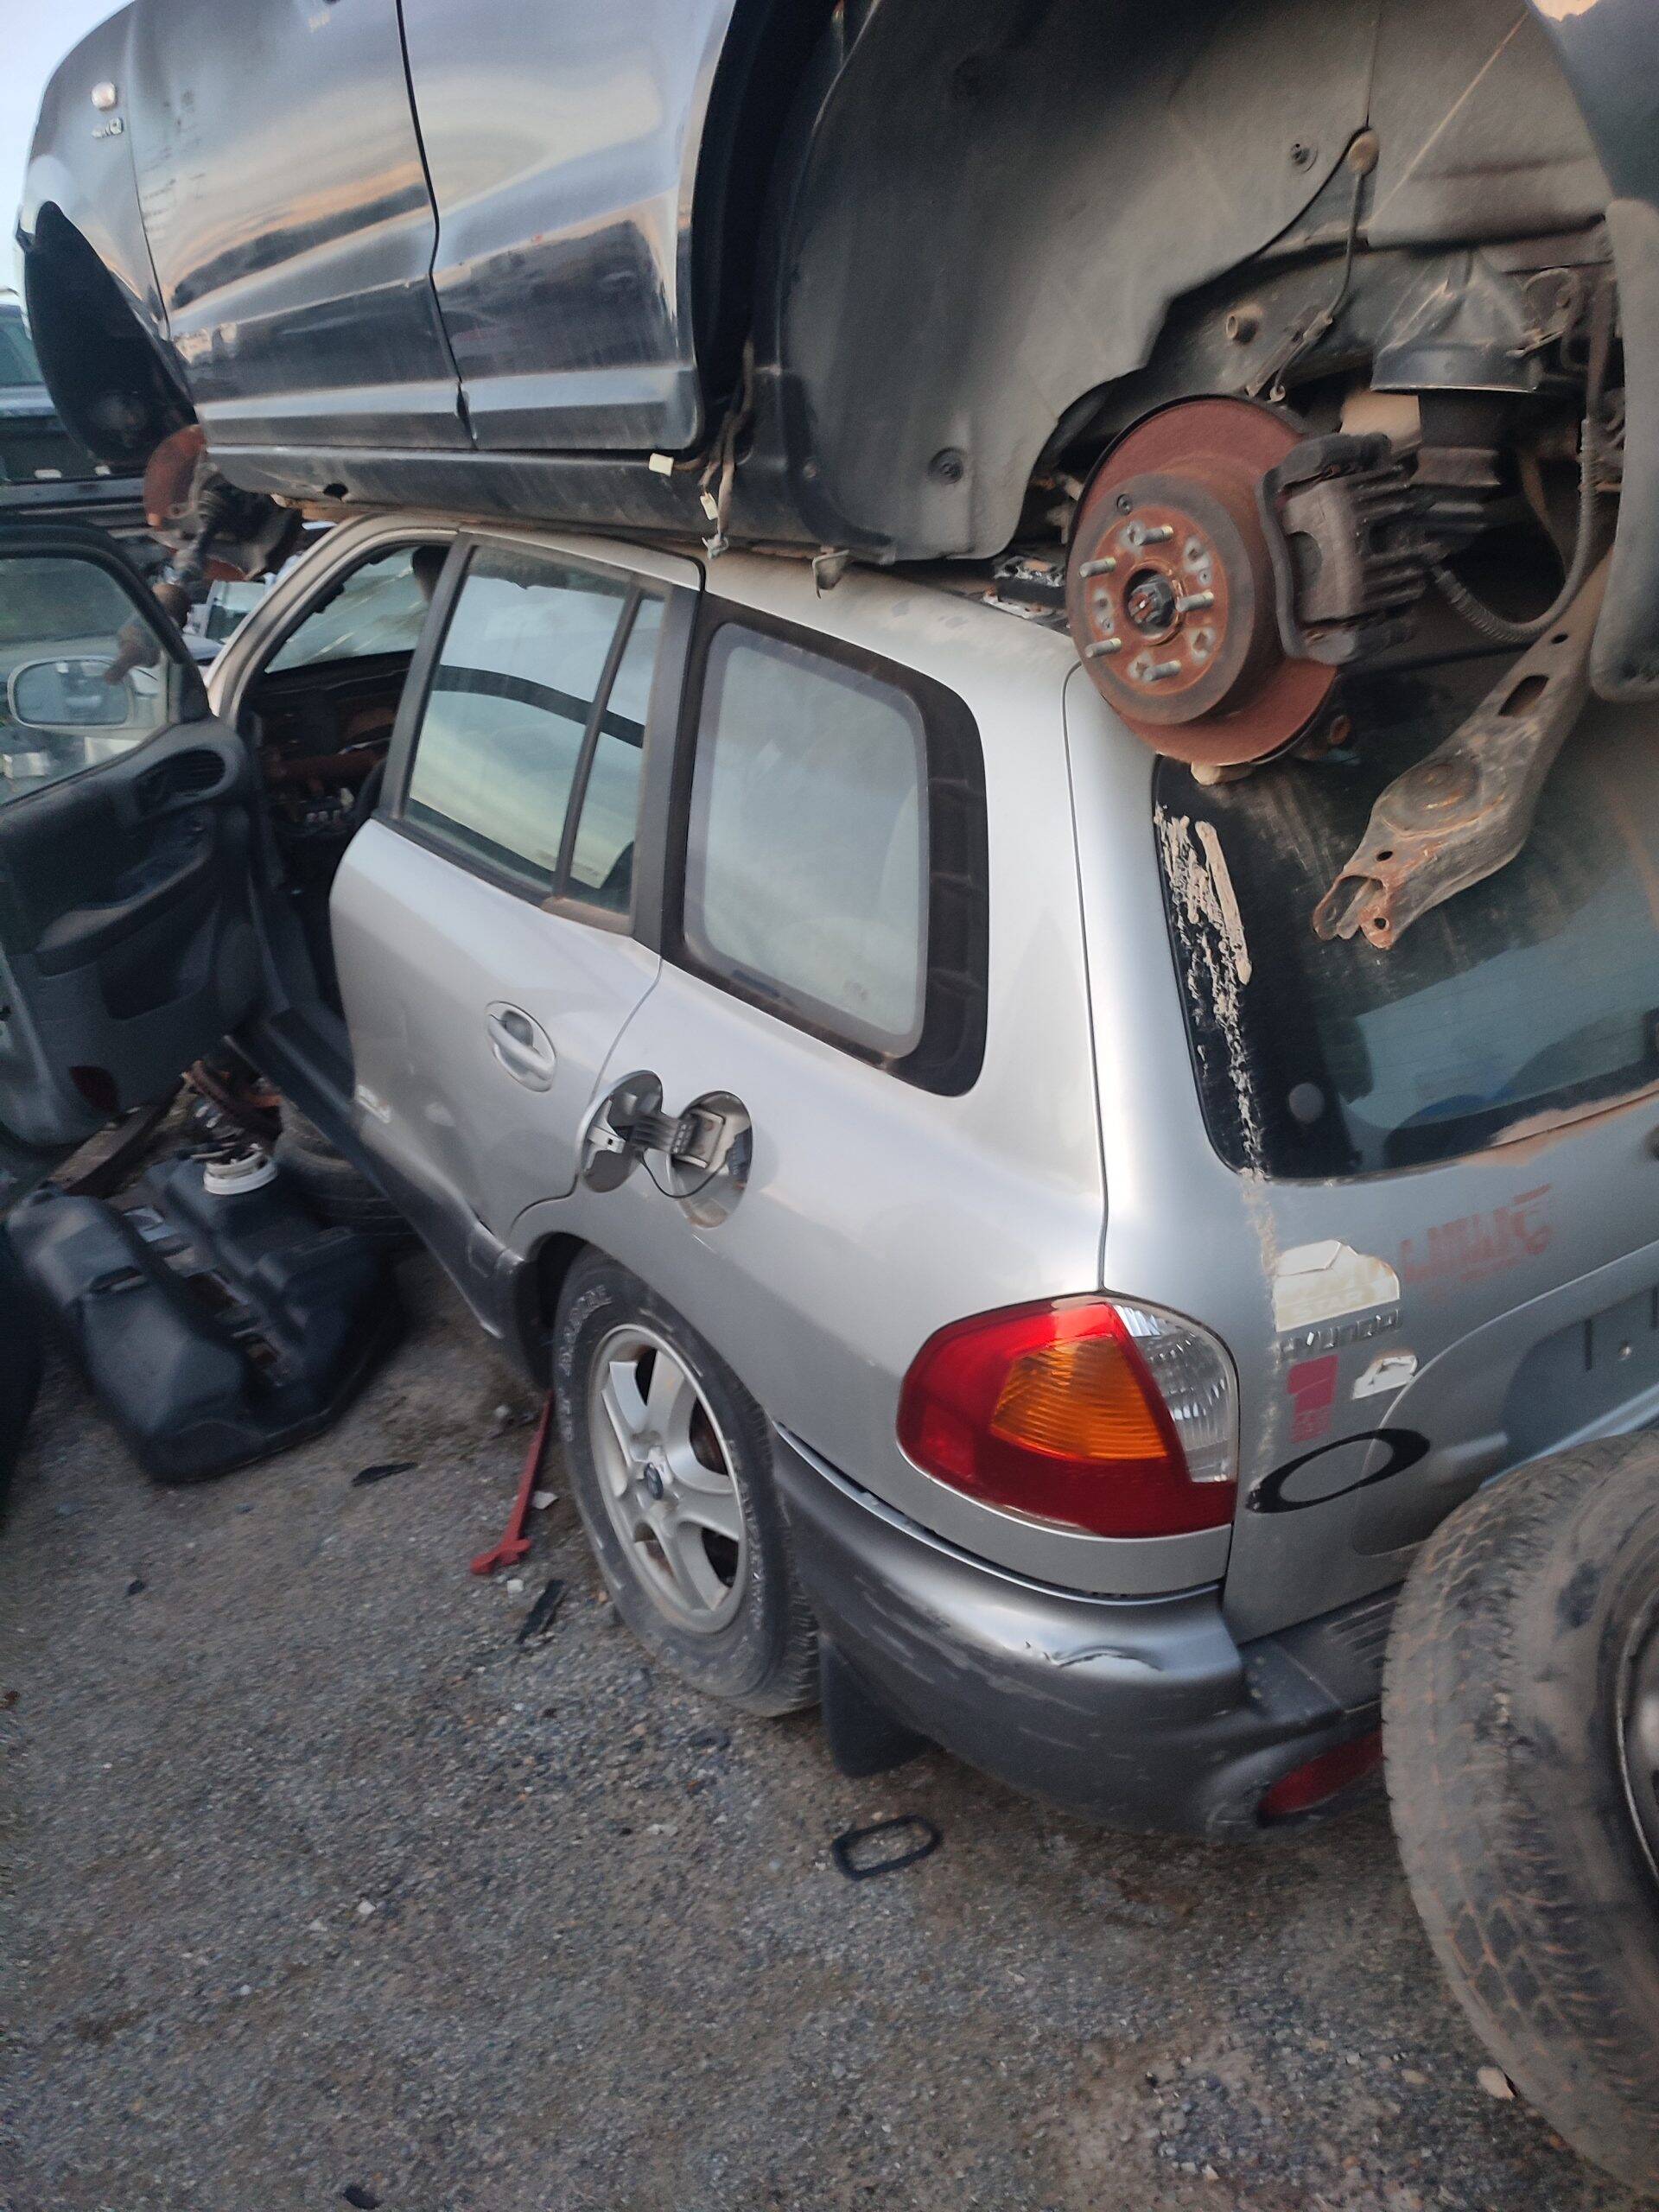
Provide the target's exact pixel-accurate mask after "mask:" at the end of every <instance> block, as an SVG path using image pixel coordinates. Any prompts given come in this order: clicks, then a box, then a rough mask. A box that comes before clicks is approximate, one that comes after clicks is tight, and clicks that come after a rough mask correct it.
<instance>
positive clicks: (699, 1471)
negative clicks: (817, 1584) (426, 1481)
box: [553, 1253, 817, 1713]
mask: <svg viewBox="0 0 1659 2212" xmlns="http://www.w3.org/2000/svg"><path fill="white" fill-rule="evenodd" d="M553 1366H554V1383H555V1390H556V1400H557V1405H558V1415H559V1433H560V1435H561V1438H562V1439H563V1446H564V1455H565V1462H566V1466H567V1470H568V1473H569V1482H570V1486H571V1491H572V1493H573V1495H574V1497H575V1503H576V1510H577V1511H578V1512H579V1513H580V1515H581V1516H582V1526H583V1528H584V1529H586V1531H587V1534H588V1542H589V1543H590V1544H591V1546H592V1547H593V1551H594V1557H595V1558H596V1559H597V1560H598V1561H599V1567H600V1572H601V1574H602V1575H603V1576H604V1579H605V1586H606V1588H607V1590H608V1591H609V1592H610V1595H611V1598H612V1599H613V1603H614V1604H615V1606H616V1609H617V1611H618V1612H619V1613H620V1615H621V1617H622V1618H623V1620H624V1621H626V1624H627V1625H628V1626H629V1628H631V1629H632V1631H633V1633H634V1635H635V1636H636V1637H638V1638H639V1641H640V1643H643V1644H644V1645H645V1647H646V1649H648V1650H650V1651H652V1653H654V1654H655V1655H656V1656H657V1657H658V1658H659V1659H661V1660H662V1661H663V1662H664V1664H665V1665H666V1666H668V1667H669V1668H671V1669H672V1670H673V1672H674V1673H675V1674H677V1675H679V1677H680V1678H681V1680H682V1681H686V1682H689V1683H690V1685H691V1686H692V1688H695V1689H699V1690H702V1691H705V1692H706V1693H707V1694H709V1696H711V1697H718V1698H723V1699H724V1700H726V1701H727V1702H728V1704H731V1705H735V1706H738V1707H741V1709H742V1710H743V1711H745V1712H747V1713H792V1712H796V1711H798V1710H799V1709H800V1708H801V1707H804V1706H809V1705H811V1704H812V1703H813V1702H814V1701H815V1700H816V1698H817V1629H816V1626H815V1624H814V1622H813V1619H812V1615H811V1613H810V1610H809V1608H808V1606H807V1603H806V1599H805V1597H804V1594H803V1592H802V1590H801V1586H800V1582H799V1580H798V1577H797V1574H796V1571H795V1565H794V1559H793V1555H792V1552H791V1541H790V1534H789V1529H788V1526H787V1523H786V1522H785V1517H784V1512H783V1508H782V1506H781V1505H780V1504H779V1500H778V1497H777V1493H776V1490H775V1488H774V1485H773V1483H772V1431H771V1427H770V1424H769V1423H768V1421H767V1420H766V1414H764V1413H763V1412H762V1411H761V1409H760V1407H759V1406H758V1405H757V1404H756V1403H755V1402H754V1400H753V1398H752V1397H751V1396H750V1395H749V1393H748V1392H747V1390H746V1389H744V1387H743V1385H742V1384H741V1383H740V1382H739V1381H738V1379H737V1377H736V1376H734V1374H733V1373H732V1371H731V1370H730V1368H728V1366H727V1365H726V1363H725V1362H724V1361H723V1360H721V1358H719V1357H718V1356H717V1355H716V1354H715V1352H714V1351H711V1350H710V1348H709V1345H708V1344H705V1343H704V1342H703V1340H702V1338H701V1337H700V1336H699V1335H698V1334H697V1332H696V1330H695V1329H693V1328H692V1327H691V1326H690V1324H689V1323H688V1322H686V1321H685V1320H683V1319H682V1318H681V1317H680V1315H679V1314H677V1313H675V1312H674V1310H673V1308H672V1307H671V1306H667V1305H665V1304H664V1302H663V1301H662V1300H660V1299H658V1298H657V1297H656V1296H654V1295H653V1294H652V1292H651V1291H650V1290H648V1289H647V1288H646V1287H645V1284H644V1283H642V1282H641V1281H639V1279H638V1277H637V1276H635V1275H632V1274H630V1273H629V1272H628V1270H627V1269H626V1268H622V1267H620V1266H618V1265H617V1264H616V1263H615V1262H613V1261H611V1260H608V1259H606V1258H604V1257H603V1256H602V1255H600V1254H598V1253H588V1254H586V1255H583V1257H582V1258H581V1259H580V1260H578V1261H577V1262H576V1263H575V1266H574V1267H573V1268H571V1270H570V1273H569V1276H568V1277H567V1278H566V1280H565V1283H564V1287H563V1294H562V1295H561V1297H560V1300H559V1309H558V1318H557V1320H556V1325H555V1329H554V1340H553ZM653 1493H654V1494H653Z"/></svg>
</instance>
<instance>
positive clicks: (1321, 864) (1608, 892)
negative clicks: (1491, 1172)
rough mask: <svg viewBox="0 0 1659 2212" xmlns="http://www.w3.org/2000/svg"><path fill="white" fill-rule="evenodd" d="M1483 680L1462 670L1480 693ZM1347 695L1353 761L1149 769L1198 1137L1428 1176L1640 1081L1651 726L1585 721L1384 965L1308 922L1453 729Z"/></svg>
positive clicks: (1656, 1000)
mask: <svg viewBox="0 0 1659 2212" xmlns="http://www.w3.org/2000/svg"><path fill="white" fill-rule="evenodd" d="M1493 673H1494V669H1493V664H1491V663H1487V664H1485V665H1484V668H1482V669H1480V670H1478V671H1474V675H1475V679H1476V680H1475V681H1474V683H1473V687H1472V695H1471V697H1470V698H1469V699H1468V700H1467V702H1466V703H1470V704H1472V703H1473V702H1475V701H1478V698H1479V696H1480V695H1481V692H1482V691H1483V690H1484V688H1485V685H1486V684H1487V683H1490V682H1491V679H1492V676H1493ZM1449 704H1450V702H1448V700H1447V698H1446V696H1445V695H1444V694H1443V693H1440V692H1437V691H1436V690H1434V689H1433V688H1431V686H1430V684H1429V683H1428V682H1427V680H1424V679H1412V678H1408V677H1395V678H1393V679H1390V680H1389V681H1388V682H1386V683H1384V682H1381V681H1378V682H1376V683H1373V684H1372V685H1371V686H1370V687H1368V689H1367V692H1366V694H1365V697H1364V711H1363V715H1362V714H1361V713H1360V712H1358V711H1357V712H1356V715H1355V720H1356V723H1357V725H1360V726H1363V728H1365V730H1366V734H1367V741H1366V743H1365V745H1364V746H1363V749H1359V748H1356V749H1355V750H1353V751H1351V752H1350V751H1347V750H1344V751H1343V752H1341V753H1336V754H1332V755H1331V756H1329V757H1328V758H1327V759H1326V760H1324V761H1322V762H1319V763H1318V764H1313V763H1308V762H1300V761H1297V762H1290V763H1287V764H1284V765H1281V766H1272V767H1268V768H1267V769H1264V770H1260V771H1258V772H1256V773H1255V774H1254V775H1251V776H1249V777H1248V778H1246V779H1244V780H1243V781H1242V782H1239V783H1235V784H1228V785H1217V786H1216V787H1214V788H1212V789H1211V790H1207V791H1205V790H1201V789H1200V788H1199V787H1198V785H1195V784H1194V783H1193V781H1192V777H1191V776H1190V774H1189V773H1188V772H1187V771H1186V770H1185V769H1184V768H1180V767H1178V766H1176V765H1175V764H1174V763H1173V762H1164V763H1162V764H1160V769H1159V775H1158V786H1157V790H1158V800H1159V843H1160V853H1161V855H1162V859H1163V864H1164V871H1165V879H1166V888H1167V891H1168V893H1169V907H1170V915H1171V922H1172V928H1173V938H1174V941H1175V945H1176V951H1177V958H1178V963H1179V966H1180V968H1181V969H1182V973H1183V980H1184V982H1185V1001H1186V1007H1187V1018H1188V1025H1189V1030H1190V1033H1191V1039H1192V1047H1193V1057H1194V1061H1195V1064H1196V1065H1197V1068H1198V1077H1199V1087H1200V1090H1201V1091H1202V1093H1203V1096H1204V1103H1205V1116H1206V1119H1207V1121H1208V1122H1209V1125H1210V1129H1211V1136H1212V1138H1213V1140H1214V1141H1215V1143H1216V1145H1217V1148H1218V1149H1219V1150H1220V1151H1221V1153H1222V1154H1224V1156H1225V1157H1226V1158H1227V1159H1229V1160H1231V1161H1232V1163H1233V1164H1234V1165H1235V1166H1240V1167H1255V1168H1256V1169H1258V1170H1259V1171H1260V1172H1261V1173H1265V1174H1268V1175H1274V1176H1286V1177H1301V1176H1323V1175H1332V1174H1370V1173H1377V1172H1378V1171H1381V1170H1385V1169H1389V1168H1394V1167H1407V1166H1415V1165H1419V1164H1421V1163H1422V1162H1425V1161H1429V1160H1446V1159H1450V1158H1452V1157H1454V1156H1456V1155H1458V1154H1464V1153H1468V1152H1471V1151H1474V1150H1477V1149H1479V1148H1481V1147H1485V1146H1488V1145H1491V1144H1495V1143H1497V1142H1500V1141H1503V1140H1504V1139H1505V1138H1506V1137H1514V1136H1517V1135H1524V1134H1526V1132H1527V1129H1528V1125H1529V1123H1531V1122H1535V1120H1536V1118H1537V1117H1539V1116H1551V1115H1554V1114H1558V1113H1560V1112H1562V1111H1564V1110H1567V1109H1573V1108H1575V1107H1581V1106H1584V1105H1586V1104H1590V1103H1595V1102H1598V1101H1602V1100H1607V1099H1611V1098H1614V1097H1616V1096H1619V1095H1620V1094H1622V1093H1626V1092H1630V1091H1632V1090H1639V1089H1643V1088H1646V1087H1647V1086H1649V1085H1650V1084H1656V1083H1659V718H1655V717H1652V716H1648V717H1645V718H1644V717H1643V716H1642V715H1639V714H1636V713H1632V712H1620V711H1615V710H1613V709H1608V708H1604V707H1600V706H1597V705H1592V707H1591V708H1590V709H1588V710H1587V711H1586V714H1585V715H1584V716H1583V718H1582V719H1581V720H1580V724H1579V726H1578V728H1576V729H1575V730H1574V731H1573V734H1571V736H1570V737H1569V738H1568V739H1567V744H1566V747H1564V749H1563V751H1562V753H1561V754H1560V759H1559V760H1557V762H1556V764H1555V766H1554V769H1553V770H1552V771H1551V773H1550V778H1549V781H1548V784H1547V785H1545V787H1544V792H1543V796H1542V798H1541V800H1540V802H1539V807H1538V813H1537V817H1536V821H1535V826H1534V829H1533V832H1532V835H1531V836H1530V838H1529V841H1528V842H1527V845H1526V847H1525V849H1523V851H1522V854H1521V855H1520V857H1519V858H1518V859H1516V860H1515V861H1511V862H1510V866H1509V867H1508V868H1504V869H1503V870H1502V871H1501V872H1500V873H1499V874H1497V875H1495V876H1492V877H1490V878H1489V879H1488V880H1486V881H1485V882H1484V883H1481V884H1478V885H1476V886H1475V887H1473V888H1472V889H1471V890H1469V891H1465V892H1463V893H1460V894H1459V896H1458V897H1456V898H1455V899H1451V900H1450V901H1448V903H1447V904H1446V906H1441V907H1440V908H1438V909H1436V910H1434V911H1433V912H1430V913H1427V914H1426V915H1424V916H1422V917H1421V918H1420V919H1418V920H1417V921H1415V922H1414V923H1413V924H1412V925H1411V926H1410V928H1409V930H1408V931H1407V932H1406V933H1405V934H1404V935H1403V936H1402V938H1401V939H1400V941H1399V942H1398V944H1395V946H1394V947H1393V948H1392V949H1391V950H1389V951H1386V952H1379V951H1376V950H1373V949H1372V947H1371V946H1370V944H1368V943H1366V942H1365V941H1364V940H1363V938H1353V939H1351V940H1348V941H1345V942H1344V941H1338V942H1334V943H1332V944H1323V943H1321V942H1320V940H1319V938H1317V937H1315V935H1314V934H1313V927H1312V925H1311V922H1310V919H1309V918H1310V916H1311V914H1312V912H1313V907H1314V906H1315V905H1316V904H1317V903H1318V901H1319V898H1320V896H1321V895H1322V893H1324V892H1325V889H1326V888H1327V887H1328V886H1329V885H1330V884H1331V882H1332V880H1333V879H1334V878H1335V876H1336V874H1338V870H1339V869H1340V868H1342V867H1343V866H1344V863H1345V862H1346V861H1347V860H1348V858H1349V857H1350V855H1351V854H1352V852H1353V851H1354V849H1355V848H1356V846H1357V844H1358V843H1359V842H1360V840H1361V838H1362V836H1363V834H1364V830H1365V826H1366V823H1367V821H1368V820H1369V818H1370V810H1371V806H1372V804H1373V802H1374V801H1375V799H1376V797H1377V796H1378V794H1379V792H1380V791H1382V790H1383V787H1384V786H1385V785H1387V784H1389V782H1391V781H1392V780H1393V779H1394V778H1395V776H1397V775H1398V774H1399V773H1400V772H1402V770H1403V769H1405V768H1407V767H1408V766H1410V765H1411V764H1412V762H1413V761H1414V760H1418V759H1420V758H1421V756H1422V755H1423V753H1426V752H1428V751H1430V750H1432V749H1433V747H1434V746H1435V745H1437V744H1439V743H1440V741H1442V740H1443V739H1444V738H1445V736H1446V734H1447V732H1448V729H1449V728H1451V727H1452V726H1453V725H1454V724H1455V722H1456V721H1457V719H1458V714H1457V712H1455V711H1449Z"/></svg>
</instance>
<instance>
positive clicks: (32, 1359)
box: [0, 1222, 41, 1511]
mask: <svg viewBox="0 0 1659 2212" xmlns="http://www.w3.org/2000/svg"><path fill="white" fill-rule="evenodd" d="M40 1387H41V1332H40V1324H39V1322H38V1321H37V1320H36V1319H35V1308H34V1306H33V1304H32V1303H31V1301H30V1299H29V1288H28V1286H27V1284H26V1283H25V1281H24V1280H23V1271H22V1268H20V1267H19V1266H18V1264H17V1261H16V1255H15V1254H14V1253H13V1251H12V1249H11V1241H10V1237H9V1236H7V1234H6V1229H5V1224H4V1223H3V1222H0V1511H3V1510H4V1507H5V1503H6V1497H7V1494H8V1493H9V1491H10V1488H11V1471H12V1466H13V1464H14V1462H15V1461H16V1455H17V1447H18V1446H19V1445H20V1444H21V1443H22V1440H23V1431H24V1430H25V1429H26V1428H27V1427H28V1426H29V1415H30V1414H31V1413H33V1411H34V1410H35V1395H36V1394H37V1393H38V1391H39V1389H40Z"/></svg>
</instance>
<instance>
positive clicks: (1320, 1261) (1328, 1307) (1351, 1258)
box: [1273, 1236, 1400, 1334]
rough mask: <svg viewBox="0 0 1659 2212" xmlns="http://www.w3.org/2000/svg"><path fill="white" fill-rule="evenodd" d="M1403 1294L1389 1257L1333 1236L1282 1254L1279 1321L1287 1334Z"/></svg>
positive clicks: (1276, 1292)
mask: <svg viewBox="0 0 1659 2212" xmlns="http://www.w3.org/2000/svg"><path fill="white" fill-rule="evenodd" d="M1399 1295H1400V1278H1399V1276H1398V1275H1397V1274H1395V1272H1394V1269H1393V1268H1391V1267H1390V1266H1389V1263H1388V1262H1387V1261H1386V1260H1378V1259H1374V1258H1373V1257H1372V1256H1371V1255H1370V1253H1369V1252H1356V1251H1355V1249H1354V1248H1353V1246H1352V1245H1351V1244H1344V1243H1341V1242H1340V1241H1339V1239H1338V1238H1337V1237H1334V1236H1328V1237H1326V1238H1325V1239H1324V1240H1323V1242H1321V1243H1318V1244H1296V1245H1293V1246H1292V1247H1291V1249H1290V1250H1289V1251H1287V1252H1285V1253H1281V1255H1280V1260H1279V1265H1278V1268H1277V1269H1276V1270H1275V1272H1274V1278H1273V1325H1274V1328H1275V1329H1277V1330H1279V1331H1280V1332H1281V1334H1282V1332H1284V1331H1285V1330H1287V1329H1306V1328H1308V1327H1310V1326H1312V1325H1313V1323H1315V1322H1317V1321H1334V1320H1335V1319H1337V1318H1338V1315H1339V1314H1343V1313H1363V1312H1364V1311H1365V1309H1366V1308H1367V1307H1368V1306H1390V1305H1392V1304H1393V1302H1394V1301H1395V1299H1397V1298H1398V1297H1399Z"/></svg>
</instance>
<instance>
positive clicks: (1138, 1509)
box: [899, 1297, 1238, 1536]
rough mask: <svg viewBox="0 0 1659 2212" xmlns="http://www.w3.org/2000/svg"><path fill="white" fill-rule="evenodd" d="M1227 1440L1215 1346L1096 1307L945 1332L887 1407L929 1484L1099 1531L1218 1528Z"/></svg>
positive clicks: (1169, 1319) (1222, 1373)
mask: <svg viewBox="0 0 1659 2212" xmlns="http://www.w3.org/2000/svg"><path fill="white" fill-rule="evenodd" d="M1237 1434H1238V1414H1237V1396H1236V1388H1235V1384H1234V1381H1233V1369H1232V1363H1231V1361H1230V1359H1229V1358H1228V1357H1227V1354H1226V1352H1225V1351H1224V1349H1223V1347H1222V1345H1221V1344H1218V1343H1217V1340H1216V1338H1214V1337H1212V1336H1211V1334H1210V1333H1209V1332H1208V1331H1207V1330H1205V1329H1201V1328H1199V1327H1198V1325H1197V1323H1196V1322H1192V1321H1186V1320H1183V1319H1181V1318H1180V1316H1179V1314H1174V1313H1160V1312H1159V1311H1158V1310H1157V1309H1156V1308H1155V1307H1154V1306H1134V1305H1128V1304H1126V1303H1125V1302H1124V1301H1122V1300H1110V1299H1105V1298H1090V1297H1084V1298H1061V1299H1055V1300H1049V1301H1046V1302H1045V1303H1044V1304H1042V1305H1039V1306H1008V1307H1007V1308H1005V1309H1004V1310H1003V1311H1001V1312H1000V1313H982V1314H977V1315H976V1316H975V1317H974V1318H973V1319H971V1320H967V1321H955V1322H952V1323H951V1324H950V1326H949V1327H948V1328H944V1329H941V1330H939V1331H938V1334H937V1335H935V1336H931V1337H930V1338H928V1340H927V1342H926V1343H925V1344H924V1345H923V1346H922V1349H921V1350H920V1351H919V1352H918V1353H917V1355H916V1357H915V1359H914V1360H913V1361H912V1363H911V1369H910V1372H909V1374H908V1375H907V1376H906V1377H905V1385H904V1389H903V1392H902V1393H901V1395H900V1397H899V1443H900V1444H901V1445H902V1446H903V1447H904V1449H905V1451H906V1452H907V1453H908V1454H909V1456H910V1458H911V1459H913V1460H914V1461H915V1463H916V1465H918V1467H921V1468H924V1469H925V1471H927V1473H929V1474H930V1475H932V1476H934V1477H936V1478H938V1481H940V1482H942V1483H948V1484H950V1487H951V1488H952V1489H953V1490H959V1491H963V1492H965V1493H966V1494H967V1495H968V1496H969V1497H976V1498H979V1499H980V1500H982V1502H983V1503H985V1504H987V1505H997V1506H1001V1507H1003V1508H1004V1509H1006V1510H1009V1511H1012V1512H1015V1513H1023V1514H1027V1515H1028V1516H1030V1517H1031V1518H1032V1519H1033V1520H1038V1521H1047V1522H1055V1523H1057V1524H1058V1525H1060V1526H1063V1527H1065V1528H1070V1529H1083V1530H1084V1531H1086V1532H1087V1533H1088V1534H1089V1535H1096V1536H1173V1535H1184V1534H1185V1533H1187V1532H1188V1531H1190V1530H1192V1529H1216V1528H1220V1527H1223V1526H1224V1524H1225V1523H1226V1522H1230V1520H1231V1519H1232V1517H1233V1505H1234V1501H1235V1498H1236V1494H1237V1457H1238V1454H1237Z"/></svg>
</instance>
